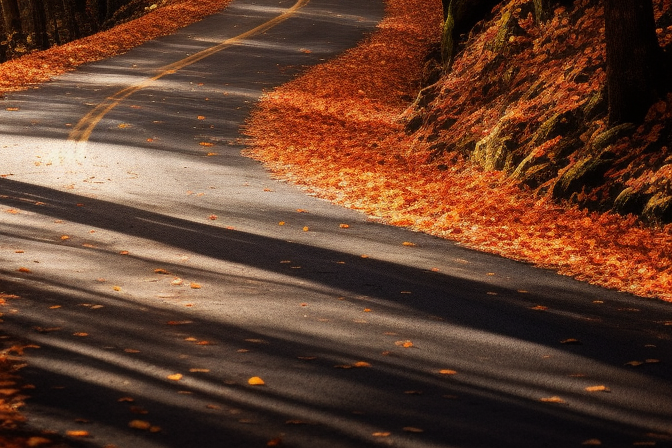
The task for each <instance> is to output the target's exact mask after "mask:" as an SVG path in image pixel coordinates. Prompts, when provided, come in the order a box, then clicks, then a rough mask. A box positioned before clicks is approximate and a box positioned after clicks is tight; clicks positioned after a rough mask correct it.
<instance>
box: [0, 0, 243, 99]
mask: <svg viewBox="0 0 672 448" xmlns="http://www.w3.org/2000/svg"><path fill="white" fill-rule="evenodd" d="M230 2H231V0H171V1H169V2H167V3H165V4H164V5H163V6H161V7H159V8H157V9H154V10H152V11H151V12H149V13H147V14H145V15H143V16H142V17H140V18H138V19H135V20H132V21H130V22H127V23H124V24H121V25H118V26H116V27H114V28H112V29H110V30H107V31H104V32H101V33H98V34H94V35H93V36H89V37H85V38H83V39H79V40H76V41H74V42H70V43H67V44H64V45H61V46H57V47H53V48H51V49H49V50H45V51H39V52H34V53H30V54H28V55H25V56H23V57H20V58H18V59H14V60H11V61H8V62H5V63H3V64H0V92H10V91H16V90H22V89H26V88H28V87H29V86H31V85H35V84H38V83H41V82H45V81H48V80H50V79H51V78H53V77H54V76H57V75H60V74H62V73H64V72H67V71H70V70H73V69H74V68H76V67H77V66H79V65H82V64H86V63H87V62H94V61H99V60H101V59H105V58H108V57H110V56H115V55H118V54H122V53H125V52H126V51H128V50H130V49H131V48H133V47H135V46H137V45H140V44H141V43H143V42H146V41H148V40H151V39H155V38H157V37H159V36H165V35H167V34H170V33H173V32H175V31H176V30H177V29H179V28H182V27H184V26H186V25H189V24H191V23H194V22H197V21H199V20H201V19H203V18H204V17H206V16H208V15H211V14H214V13H215V12H217V11H220V10H221V9H223V8H224V7H225V6H226V5H227V4H229V3H230Z"/></svg>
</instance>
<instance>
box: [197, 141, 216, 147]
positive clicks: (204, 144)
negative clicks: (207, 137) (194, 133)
mask: <svg viewBox="0 0 672 448" xmlns="http://www.w3.org/2000/svg"><path fill="white" fill-rule="evenodd" d="M199 145H201V146H205V147H208V148H209V147H210V146H215V144H214V143H210V142H201V143H199Z"/></svg>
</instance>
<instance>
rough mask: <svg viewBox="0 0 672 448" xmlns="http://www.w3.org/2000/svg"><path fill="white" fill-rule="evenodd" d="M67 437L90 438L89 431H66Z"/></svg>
mask: <svg viewBox="0 0 672 448" xmlns="http://www.w3.org/2000/svg"><path fill="white" fill-rule="evenodd" d="M65 435H66V436H68V437H89V431H81V430H77V431H75V430H73V431H66V432H65Z"/></svg>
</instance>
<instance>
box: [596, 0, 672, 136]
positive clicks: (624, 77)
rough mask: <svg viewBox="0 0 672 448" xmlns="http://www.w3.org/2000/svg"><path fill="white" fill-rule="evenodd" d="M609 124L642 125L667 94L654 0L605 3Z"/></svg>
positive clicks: (610, 1)
mask: <svg viewBox="0 0 672 448" xmlns="http://www.w3.org/2000/svg"><path fill="white" fill-rule="evenodd" d="M604 20H605V38H606V45H607V92H608V93H607V95H608V103H609V124H610V125H617V124H620V123H639V122H641V121H642V120H643V119H644V117H645V115H646V112H647V111H648V109H649V107H650V106H651V105H652V104H653V103H654V101H655V100H656V98H657V97H658V96H660V95H661V94H662V93H663V90H665V89H664V78H663V75H664V71H663V60H664V57H663V54H662V50H661V48H660V47H659V46H658V39H657V38H656V25H655V20H654V16H653V3H652V0H605V2H604Z"/></svg>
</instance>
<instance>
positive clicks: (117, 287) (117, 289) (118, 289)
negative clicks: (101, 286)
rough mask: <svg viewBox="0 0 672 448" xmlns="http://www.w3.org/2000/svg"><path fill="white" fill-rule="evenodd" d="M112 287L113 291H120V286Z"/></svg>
mask: <svg viewBox="0 0 672 448" xmlns="http://www.w3.org/2000/svg"><path fill="white" fill-rule="evenodd" d="M112 289H114V290H115V291H121V286H113V287H112Z"/></svg>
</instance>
